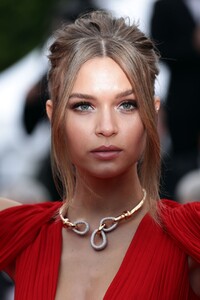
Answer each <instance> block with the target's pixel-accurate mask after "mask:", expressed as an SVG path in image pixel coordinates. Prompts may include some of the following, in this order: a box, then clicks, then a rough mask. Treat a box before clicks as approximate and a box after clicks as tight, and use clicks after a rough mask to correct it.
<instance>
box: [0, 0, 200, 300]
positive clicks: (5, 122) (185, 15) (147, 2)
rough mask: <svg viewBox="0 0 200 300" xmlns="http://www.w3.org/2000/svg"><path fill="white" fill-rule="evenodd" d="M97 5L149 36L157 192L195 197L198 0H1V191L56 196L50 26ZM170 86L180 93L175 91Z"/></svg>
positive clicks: (6, 295) (7, 291) (198, 192)
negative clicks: (156, 71)
mask: <svg viewBox="0 0 200 300" xmlns="http://www.w3.org/2000/svg"><path fill="white" fill-rule="evenodd" d="M170 5H172V6H171V7H170ZM98 8H105V9H109V10H111V11H113V12H114V14H116V15H117V16H120V15H123V16H129V17H130V18H131V19H132V20H135V21H136V22H139V27H140V28H141V30H143V31H144V32H145V33H146V34H147V35H149V36H150V37H152V38H153V39H154V40H155V42H156V46H157V48H158V49H159V51H160V52H161V58H162V59H161V62H160V75H159V76H158V80H157V82H156V95H158V96H160V98H161V103H162V105H161V110H160V112H159V121H158V129H159V134H160V139H161V146H162V161H163V164H162V180H161V190H160V195H161V197H167V198H171V199H173V200H175V201H179V202H187V201H192V200H197V201H199V200H200V171H199V127H200V126H199V123H200V118H199V110H200V109H199V105H200V99H199V98H200V96H199V95H200V92H198V90H197V91H196V89H197V86H198V89H199V82H200V30H199V24H200V1H199V0H196V1H195V0H189V1H187V0H159V1H156V0H140V1H138V0H123V1H121V0H48V1H47V0H42V1H41V0H34V1H27V0H18V1H17V3H16V1H15V2H14V1H13V0H0V25H1V26H0V41H1V47H0V196H5V197H9V198H12V199H15V200H18V201H21V202H26V203H27V202H28V203H31V202H34V203H35V202H40V201H55V200H59V199H60V197H59V194H58V193H57V191H56V189H55V186H54V183H53V179H52V174H51V166H50V126H49V123H48V121H47V118H46V113H45V102H46V100H47V99H48V89H47V81H46V73H47V70H48V61H47V54H48V50H47V49H48V45H49V44H50V42H51V34H52V31H53V30H55V29H56V28H57V27H58V26H59V25H60V24H61V23H62V22H63V21H65V22H71V21H73V20H74V19H75V18H76V17H77V16H78V15H79V14H80V13H81V12H84V11H88V10H91V9H98ZM167 12H169V15H167ZM177 16H178V17H177ZM169 20H170V22H169ZM177 20H178V22H177ZM181 22H183V24H185V26H187V27H186V28H185V27H184V26H183V25H182V23H181ZM167 24H168V25H169V24H170V26H169V27H168V26H167ZM176 29H177V30H176ZM178 43H179V44H178ZM183 50H184V51H183ZM174 74H175V75H174ZM191 74H192V75H191ZM183 76H184V77H183ZM177 78H178V83H177ZM191 78H193V79H192V80H190V81H191V85H188V82H189V79H191ZM173 86H175V87H179V88H180V90H181V91H182V94H181V93H180V94H175V95H174V94H173ZM186 87H187V88H188V89H187V88H186ZM186 89H187V90H188V92H186ZM183 90H184V91H183ZM192 91H196V94H195V93H193V94H192ZM172 95H173V99H172ZM190 96H191V97H190ZM184 98H186V100H184ZM192 99H193V100H194V101H193V102H192ZM173 103H177V105H176V106H173V105H172V104H173ZM189 108H190V109H189ZM194 112H195V113H196V114H194ZM172 117H173V118H172ZM194 120H195V122H193V121H194ZM193 123H194V124H193ZM190 124H193V127H190V126H189V125H190ZM177 125H179V126H178V128H177ZM183 125H185V127H184V126H183ZM174 133H176V135H174ZM192 133H195V136H194V137H193V140H192V141H191V145H190V141H189V140H190V139H189V137H191V139H192ZM174 141H175V142H176V144H177V145H175V142H174ZM183 141H184V143H182V142H183ZM189 146H190V147H189ZM177 149H178V150H177ZM184 149H185V151H183V150H184ZM186 149H187V151H186ZM0 276H1V277H0V299H1V300H12V299H13V285H12V283H11V281H10V280H9V279H8V278H7V277H6V275H5V274H4V273H1V275H0Z"/></svg>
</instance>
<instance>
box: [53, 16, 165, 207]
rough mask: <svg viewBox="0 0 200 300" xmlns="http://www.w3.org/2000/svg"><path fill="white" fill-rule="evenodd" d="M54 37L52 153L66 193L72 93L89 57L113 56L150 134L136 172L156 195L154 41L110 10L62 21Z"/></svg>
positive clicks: (70, 179)
mask: <svg viewBox="0 0 200 300" xmlns="http://www.w3.org/2000/svg"><path fill="white" fill-rule="evenodd" d="M54 37H55V40H54V42H53V43H52V45H51V47H50V54H49V60H50V62H51V68H50V70H49V89H50V95H51V99H52V101H53V114H52V123H51V124H52V157H53V171H54V175H55V177H56V178H57V179H59V182H60V183H61V185H62V189H63V195H62V197H63V198H64V197H66V196H67V197H68V199H71V198H72V197H73V194H74V188H75V180H76V178H75V173H74V170H73V165H72V164H71V162H70V160H69V156H68V154H67V145H66V138H65V129H64V117H65V107H66V104H67V101H68V98H69V95H70V92H71V90H72V87H73V85H74V82H75V80H76V76H77V73H78V71H79V69H80V68H81V66H82V65H83V64H84V63H85V62H86V61H88V60H89V59H92V58H94V57H110V58H111V59H113V60H114V61H115V62H116V63H117V64H118V65H119V66H120V67H121V68H122V70H123V71H124V72H125V74H126V75H127V77H128V79H129V81H130V83H131V84H132V86H133V88H134V92H135V94H136V97H137V100H138V103H139V111H140V115H141V119H142V121H143V124H144V127H145V130H146V134H147V139H146V147H145V151H144V155H143V158H142V160H141V161H140V162H139V165H138V174H139V178H140V182H141V185H142V186H143V187H144V188H145V189H146V191H147V193H148V196H149V198H152V199H158V190H159V179H160V144H159V137H158V133H157V117H156V112H155V107H154V83H155V79H156V75H157V74H158V55H157V53H156V51H155V49H154V45H153V43H152V41H151V40H150V39H149V38H147V37H146V36H145V35H144V33H142V32H141V31H140V30H139V28H138V25H136V24H134V23H133V24H131V22H130V20H129V19H128V18H122V17H121V18H115V17H113V16H112V15H111V13H109V12H106V11H94V12H90V13H87V14H84V15H82V16H80V17H79V18H78V19H77V20H76V21H75V22H74V23H73V24H66V25H63V26H62V28H60V29H59V30H57V31H56V32H55V36H54ZM154 202H155V201H154Z"/></svg>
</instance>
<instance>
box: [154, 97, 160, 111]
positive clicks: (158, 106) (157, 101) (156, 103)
mask: <svg viewBox="0 0 200 300" xmlns="http://www.w3.org/2000/svg"><path fill="white" fill-rule="evenodd" d="M154 107H155V111H156V113H158V112H159V109H160V98H159V97H158V96H156V97H155V98H154Z"/></svg>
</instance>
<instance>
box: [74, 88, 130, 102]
mask: <svg viewBox="0 0 200 300" xmlns="http://www.w3.org/2000/svg"><path fill="white" fill-rule="evenodd" d="M132 94H134V91H133V90H132V89H131V90H126V91H123V92H120V93H118V94H117V95H116V98H117V99H119V98H122V97H126V96H129V95H132ZM72 98H79V99H85V100H89V99H96V97H94V96H92V95H89V94H82V93H73V94H71V95H70V96H69V99H72Z"/></svg>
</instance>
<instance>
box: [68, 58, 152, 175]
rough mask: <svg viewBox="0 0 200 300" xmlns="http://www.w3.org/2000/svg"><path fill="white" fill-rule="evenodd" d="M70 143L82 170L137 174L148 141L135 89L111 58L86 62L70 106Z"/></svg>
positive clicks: (72, 154)
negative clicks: (132, 171) (138, 164)
mask: <svg viewBox="0 0 200 300" xmlns="http://www.w3.org/2000/svg"><path fill="white" fill-rule="evenodd" d="M65 129H66V138H67V147H68V151H69V155H70V159H71V161H72V163H73V164H74V165H75V167H76V170H77V171H78V173H79V174H84V176H86V175H90V176H94V177H97V178H111V177H116V176H119V175H121V174H124V173H125V172H128V171H130V170H131V169H132V170H134V171H135V172H137V167H136V166H137V162H138V160H139V159H140V157H141V155H142V153H143V151H144V147H145V140H146V133H145V130H144V126H143V123H142V121H141V118H140V114H139V110H138V103H137V99H136V97H135V94H134V90H133V88H132V86H131V84H130V82H129V80H128V78H127V77H126V75H125V73H124V72H123V71H122V69H121V68H120V67H119V65H118V64H117V63H115V62H114V61H113V60H112V59H110V58H108V57H104V58H94V59H91V60H89V61H87V62H86V63H85V64H84V65H83V66H82V67H81V69H80V71H79V72H78V74H77V78H76V81H75V84H74V87H73V89H72V92H71V95H70V97H69V101H68V104H67V108H66V118H65Z"/></svg>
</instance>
